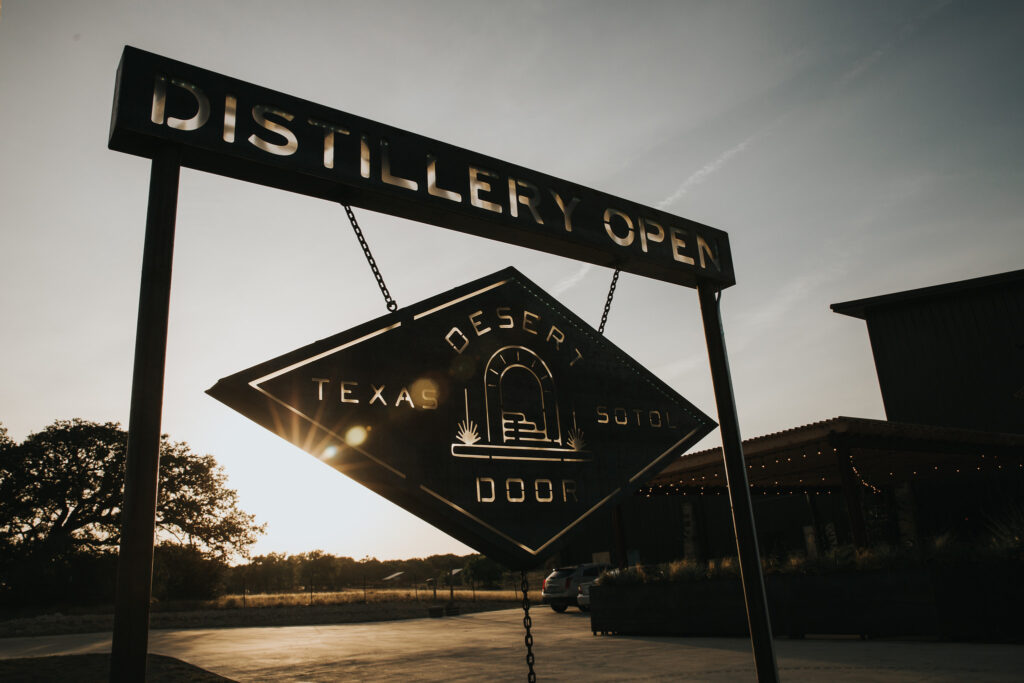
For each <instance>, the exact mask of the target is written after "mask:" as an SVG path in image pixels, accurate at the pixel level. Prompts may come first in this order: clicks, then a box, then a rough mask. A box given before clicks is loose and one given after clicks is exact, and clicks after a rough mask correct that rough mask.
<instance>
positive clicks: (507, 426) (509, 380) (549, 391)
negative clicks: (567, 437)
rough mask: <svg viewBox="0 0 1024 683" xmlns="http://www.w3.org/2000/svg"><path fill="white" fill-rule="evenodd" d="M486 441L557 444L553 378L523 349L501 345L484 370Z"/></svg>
mask: <svg viewBox="0 0 1024 683" xmlns="http://www.w3.org/2000/svg"><path fill="white" fill-rule="evenodd" d="M484 397H485V399H484V400H485V410H486V413H487V440H488V441H489V442H490V443H493V444H502V445H510V446H514V445H524V446H525V445H541V444H561V443H562V430H561V421H560V419H559V416H558V399H557V394H556V391H555V379H554V377H553V376H552V375H551V370H550V368H548V365H547V363H545V362H544V360H543V359H542V358H541V357H540V356H538V355H537V354H536V353H535V352H534V351H532V350H530V349H528V348H526V347H525V346H505V347H502V348H500V349H498V350H497V351H495V352H494V354H492V355H491V357H490V359H488V361H487V365H486V367H485V368H484Z"/></svg>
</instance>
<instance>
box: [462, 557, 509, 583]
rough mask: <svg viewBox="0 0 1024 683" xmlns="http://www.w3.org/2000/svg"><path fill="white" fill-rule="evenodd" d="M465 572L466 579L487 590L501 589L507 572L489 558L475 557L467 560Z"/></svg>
mask: <svg viewBox="0 0 1024 683" xmlns="http://www.w3.org/2000/svg"><path fill="white" fill-rule="evenodd" d="M463 571H464V573H465V574H466V578H467V579H469V580H470V581H472V582H473V583H475V584H478V585H480V586H483V587H485V588H499V587H501V577H502V575H503V574H504V571H505V570H504V568H503V567H502V566H501V565H500V564H498V563H497V562H495V561H494V560H492V559H490V558H489V557H485V556H484V555H473V556H472V557H470V558H469V559H468V560H466V565H465V567H464V570H463Z"/></svg>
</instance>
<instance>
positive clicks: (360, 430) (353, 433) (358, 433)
mask: <svg viewBox="0 0 1024 683" xmlns="http://www.w3.org/2000/svg"><path fill="white" fill-rule="evenodd" d="M366 437H367V433H366V428H364V427H350V428H349V430H348V431H347V432H345V443H346V444H348V445H349V446H362V445H363V442H364V441H366Z"/></svg>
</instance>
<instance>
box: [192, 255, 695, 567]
mask: <svg viewBox="0 0 1024 683" xmlns="http://www.w3.org/2000/svg"><path fill="white" fill-rule="evenodd" d="M209 393H210V394H211V395H212V396H213V397H215V398H217V399H218V400H220V401H222V402H224V403H225V404H227V405H228V406H230V407H232V408H234V409H235V410H238V411H239V412H241V413H242V414H243V415H245V416H247V417H249V418H251V419H252V420H255V421H256V422H258V423H259V424H261V425H263V426H264V427H266V428H267V429H270V430H271V431H273V432H275V433H276V434H278V435H280V436H282V437H284V438H285V439H287V440H289V441H291V442H292V443H293V444H295V445H296V446H299V447H300V448H302V449H303V450H305V451H307V452H309V453H311V454H312V455H314V456H316V457H317V458H319V459H321V460H323V461H324V462H325V463H327V464H329V465H331V466H332V467H334V468H335V469H337V470H339V471H341V472H342V473H344V474H347V475H348V476H350V477H352V478H353V479H355V480H356V481H358V482H359V483H361V484H364V485H365V486H367V487H369V488H371V489H372V490H374V491H376V492H377V493H379V494H381V495H382V496H384V497H385V498H387V499H389V500H391V501H392V502H395V503H397V504H398V505H400V506H402V507H403V508H405V509H406V510H408V511H409V512H411V513H413V514H415V515H416V516H418V517H420V518H422V519H424V520H426V521H428V522H430V523H432V524H434V525H435V526H437V527H438V528H440V529H442V530H443V531H445V532H447V533H449V534H451V535H452V536H454V537H455V538H458V539H459V540H461V541H463V542H464V543H466V544H467V545H470V546H472V547H474V548H476V549H477V550H479V551H480V552H483V553H485V554H487V555H489V556H490V557H492V558H493V559H495V560H498V561H500V562H502V563H504V564H506V565H508V566H510V567H516V568H529V567H532V566H535V565H537V564H538V563H539V562H540V561H542V560H543V559H544V558H545V557H547V556H548V555H550V554H552V553H553V552H555V551H556V550H557V548H558V547H559V545H560V544H561V543H562V542H563V541H564V540H565V539H566V537H567V535H568V534H569V533H570V532H571V531H572V530H573V529H575V528H577V527H578V526H579V525H580V524H582V523H584V522H586V521H587V520H588V518H591V517H593V515H594V514H595V513H596V512H597V511H598V510H601V509H602V508H605V507H607V506H610V505H614V504H615V503H616V501H618V500H619V499H621V498H622V497H623V496H626V495H629V494H631V493H632V492H633V491H634V490H635V489H636V488H637V487H639V486H640V485H642V484H643V483H644V482H645V481H646V480H647V479H648V478H649V477H651V476H653V475H654V474H656V473H657V472H658V471H660V469H661V468H662V467H663V466H664V465H666V464H668V462H669V461H670V459H671V458H673V457H676V456H678V455H681V454H682V453H683V452H685V451H686V450H687V449H688V448H690V447H691V446H692V445H694V444H695V443H696V442H697V441H699V440H700V439H701V438H702V437H703V436H704V435H706V434H707V433H708V432H710V431H711V430H712V429H713V428H714V426H715V424H714V422H713V421H712V420H711V419H710V418H709V417H708V416H706V415H705V414H704V413H702V412H701V411H699V410H698V409H697V408H695V407H694V406H693V405H691V404H690V403H689V402H688V401H687V400H686V399H684V398H683V397H682V396H680V395H679V394H677V393H676V392H675V391H673V390H672V389H671V388H670V387H668V386H667V385H666V384H664V383H663V382H661V381H660V380H658V379H657V378H656V377H655V376H654V375H652V374H651V373H650V372H648V371H647V370H646V369H644V368H643V367H641V366H640V365H639V364H638V363H637V362H636V361H634V360H632V359H631V358H629V357H628V356H627V355H626V354H624V353H623V352H622V351H621V350H619V349H618V348H616V347H615V346H614V345H613V344H611V343H610V342H609V341H608V340H607V339H605V338H604V337H603V336H601V335H599V334H598V333H597V332H596V331H595V330H594V329H593V328H591V327H590V326H589V325H587V324H586V323H585V322H583V321H582V320H581V319H580V318H578V317H577V316H576V315H574V314H573V313H572V312H570V311H569V310H568V309H566V308H565V307H563V306H562V305H561V304H559V303H558V302H557V301H555V300H554V299H553V298H552V297H551V296H549V295H548V294H546V293H545V292H543V291H542V290H541V289H540V288H538V287H537V286H536V285H535V284H533V283H532V282H530V281H529V280H528V279H527V278H525V277H524V276H523V275H522V274H520V273H519V272H518V271H516V270H515V269H513V268H508V269H505V270H502V271H499V272H497V273H495V274H493V275H490V276H488V277H485V278H482V279H480V280H477V281H475V282H472V283H470V284H467V285H464V286H462V287H459V288H456V289H454V290H452V291H450V292H446V293H444V294H441V295H439V296H435V297H433V298H431V299H428V300H426V301H423V302H421V303H419V304H416V305H414V306H410V307H408V308H405V309H403V310H401V311H398V312H396V313H392V314H390V315H387V316H384V317H383V318H379V319H377V320H374V321H372V322H369V323H366V324H365V325H361V326H359V327H357V328H354V329H352V330H349V331H347V332H343V333H341V334H338V335H336V336H333V337H330V338H328V339H324V340H321V341H319V342H316V343H314V344H311V345H309V346H306V347H304V348H301V349H298V350H297V351H293V352H291V353H288V354H285V355H283V356H281V357H280V358H276V359H274V360H271V361H268V362H266V363H262V364H260V365H257V366H255V367H253V368H250V369H248V370H244V371H242V372H240V373H238V374H235V375H232V376H231V377H227V378H225V379H222V380H220V381H219V382H218V383H217V384H216V385H215V386H214V387H213V388H212V389H210V390H209Z"/></svg>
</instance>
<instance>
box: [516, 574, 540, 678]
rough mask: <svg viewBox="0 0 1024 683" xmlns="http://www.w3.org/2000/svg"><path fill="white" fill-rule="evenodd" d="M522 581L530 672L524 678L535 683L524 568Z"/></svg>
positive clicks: (528, 603)
mask: <svg viewBox="0 0 1024 683" xmlns="http://www.w3.org/2000/svg"><path fill="white" fill-rule="evenodd" d="M522 576H523V582H522V584H521V585H520V586H519V588H520V589H521V590H522V591H523V626H524V627H525V628H526V639H525V640H526V665H527V666H528V667H529V668H530V673H528V674H527V675H526V680H527V681H529V683H536V681H537V674H536V673H534V671H533V634H532V633H531V632H530V627H531V626H533V619H531V618H530V598H529V596H528V595H527V593H526V591H527V590H528V589H529V584H528V583H527V581H526V570H525V569H524V570H522Z"/></svg>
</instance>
